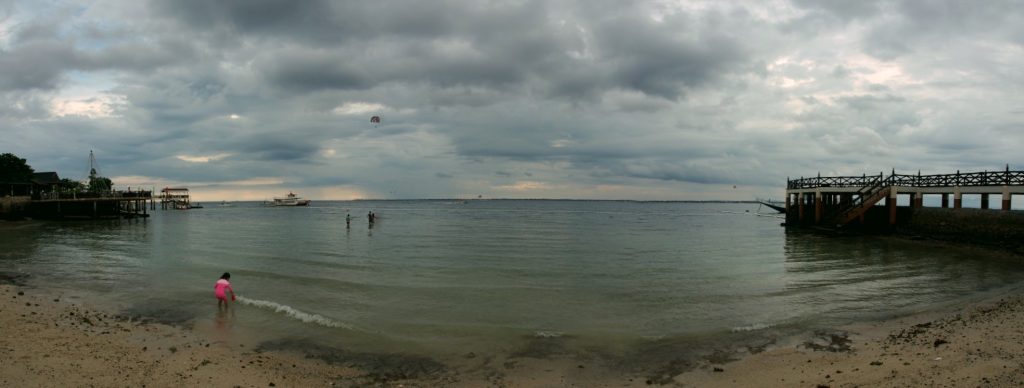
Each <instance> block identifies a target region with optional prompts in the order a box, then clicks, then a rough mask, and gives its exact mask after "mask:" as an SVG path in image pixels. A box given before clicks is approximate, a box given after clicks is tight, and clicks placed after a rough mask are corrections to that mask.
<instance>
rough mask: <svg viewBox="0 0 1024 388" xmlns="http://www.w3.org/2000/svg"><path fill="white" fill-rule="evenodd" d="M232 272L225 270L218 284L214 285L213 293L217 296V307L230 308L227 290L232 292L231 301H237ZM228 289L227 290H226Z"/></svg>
mask: <svg viewBox="0 0 1024 388" xmlns="http://www.w3.org/2000/svg"><path fill="white" fill-rule="evenodd" d="M228 279H231V274H229V273H227V272H225V273H224V274H223V275H220V280H217V284H214V285H213V294H214V295H215V296H217V308H218V309H220V308H224V309H227V308H228V295H227V292H230V293H231V301H232V302H234V301H235V290H232V289H231V282H230V281H228ZM225 291H226V292H225Z"/></svg>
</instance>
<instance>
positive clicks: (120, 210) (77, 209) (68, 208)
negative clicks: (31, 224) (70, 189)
mask: <svg viewBox="0 0 1024 388" xmlns="http://www.w3.org/2000/svg"><path fill="white" fill-rule="evenodd" d="M152 201H153V192H152V191H148V190H140V191H109V192H103V193H70V194H69V193H62V194H58V193H46V194H41V195H38V196H34V197H33V198H32V200H31V202H30V203H29V208H28V213H29V215H30V216H31V217H32V218H39V219H76V218H78V219H99V218H145V217H149V213H147V211H146V208H147V206H146V205H147V202H148V203H150V204H152Z"/></svg>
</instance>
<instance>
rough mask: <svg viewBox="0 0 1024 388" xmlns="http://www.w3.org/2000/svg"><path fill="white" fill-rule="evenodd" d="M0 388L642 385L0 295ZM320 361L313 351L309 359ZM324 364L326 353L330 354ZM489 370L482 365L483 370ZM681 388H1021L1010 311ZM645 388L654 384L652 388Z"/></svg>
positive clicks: (1021, 341) (799, 348)
mask: <svg viewBox="0 0 1024 388" xmlns="http://www.w3.org/2000/svg"><path fill="white" fill-rule="evenodd" d="M0 329H2V331H0V386H4V387H36V386H43V387H49V386H97V387H141V386H148V387H179V386H199V385H203V386H211V387H236V386H239V387H268V386H278V387H281V386H289V387H309V386H424V387H434V386H451V387H486V386H508V387H562V386H576V387H596V386H615V387H623V386H627V387H628V386H645V385H647V384H648V383H649V382H651V381H648V380H647V379H644V378H643V377H640V376H633V377H629V376H625V375H624V374H623V373H622V372H618V371H614V370H610V368H601V366H600V365H599V364H596V365H595V364H585V363H581V362H580V361H579V360H574V359H569V358H566V359H559V358H557V357H555V358H550V359H538V358H530V357H521V358H519V359H515V360H500V362H498V361H496V362H494V363H491V362H489V361H488V360H479V368H474V370H470V371H465V370H463V371H456V370H453V369H451V368H447V367H446V366H444V365H440V364H437V363H436V362H433V361H430V360H422V359H416V358H410V357H403V356H398V355H381V356H376V358H375V359H373V360H372V361H373V363H365V362H363V363H360V362H353V360H358V359H363V360H364V361H365V360H366V357H362V358H360V357H356V356H354V355H351V354H345V353H344V352H343V351H342V352H340V353H339V351H337V350H333V351H332V350H322V349H316V348H315V347H311V348H304V349H303V353H301V354H300V353H298V352H290V351H287V350H269V349H262V348H261V349H250V348H246V347H244V346H239V345H228V344H227V343H220V342H213V343H211V342H210V341H209V340H208V339H204V338H202V337H201V336H200V335H198V334H196V333H195V332H192V331H188V330H185V329H182V328H178V327H172V326H167V325H163V324H159V323H152V322H149V323H143V322H138V321H130V320H127V319H124V318H118V317H115V316H112V315H110V314H109V313H106V312H102V311H96V310H95V309H90V308H86V307H83V306H82V305H81V304H80V303H75V302H72V301H70V300H68V298H62V297H60V296H55V295H54V294H52V293H50V294H48V292H47V290H40V289H35V288H26V287H23V286H17V285H0ZM321 350H322V351H321ZM332 352H333V353H332ZM492 364H493V365H492ZM657 382H664V383H666V385H668V386H682V387H854V386H868V387H875V386H883V387H885V386H893V387H908V386H949V387H975V386H982V387H1002V386H1021V385H1024V300H1022V299H1021V297H1019V296H1016V295H1014V296H1005V295H1004V296H1003V297H1002V298H1001V299H996V300H991V301H988V302H985V303H982V304H979V305H974V306H968V307H965V308H963V309H958V310H956V311H948V312H942V313H932V314H930V315H919V316H914V317H907V318H902V319H898V320H892V321H887V322H879V323H871V324H864V325H861V326H859V327H849V328H844V329H842V330H837V331H834V332H828V333H818V335H817V336H816V338H811V339H809V340H808V341H806V342H803V341H797V342H796V343H795V344H794V345H786V346H781V345H780V346H777V347H776V348H773V349H768V350H767V351H764V352H761V353H758V354H753V355H749V356H746V357H743V358H742V359H740V360H738V361H733V362H728V363H710V362H704V363H702V364H700V365H697V367H696V368H695V369H692V370H690V371H688V372H685V373H682V374H679V375H677V376H675V377H674V378H671V379H668V380H667V381H664V380H661V381H657ZM655 385H657V384H655Z"/></svg>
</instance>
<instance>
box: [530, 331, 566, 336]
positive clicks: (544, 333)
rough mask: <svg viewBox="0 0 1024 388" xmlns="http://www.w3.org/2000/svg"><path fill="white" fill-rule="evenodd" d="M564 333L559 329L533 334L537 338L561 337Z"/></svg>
mask: <svg viewBox="0 0 1024 388" xmlns="http://www.w3.org/2000/svg"><path fill="white" fill-rule="evenodd" d="M564 335H565V333H562V332H558V331H538V332H536V333H533V336H534V337H537V338H560V337H562V336H564Z"/></svg>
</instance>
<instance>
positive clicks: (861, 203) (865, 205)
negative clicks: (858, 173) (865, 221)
mask: <svg viewBox="0 0 1024 388" xmlns="http://www.w3.org/2000/svg"><path fill="white" fill-rule="evenodd" d="M891 190H892V184H891V181H890V179H884V180H882V179H879V180H876V181H875V182H874V183H873V184H871V185H868V186H864V187H861V188H860V189H859V190H857V193H856V194H857V195H854V196H853V200H852V201H851V202H850V203H849V204H847V205H846V206H840V207H838V208H836V209H835V210H834V211H833V212H832V213H831V214H828V215H827V216H826V217H827V218H825V219H831V220H832V222H831V223H830V224H831V225H835V226H836V228H842V227H844V226H846V225H847V224H849V223H850V222H852V221H853V220H856V219H857V218H859V217H860V216H861V215H863V214H864V213H865V212H867V211H868V210H869V209H871V208H872V207H874V206H875V204H876V203H878V201H881V200H882V198H885V197H887V196H888V195H889V192H890V191H891Z"/></svg>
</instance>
